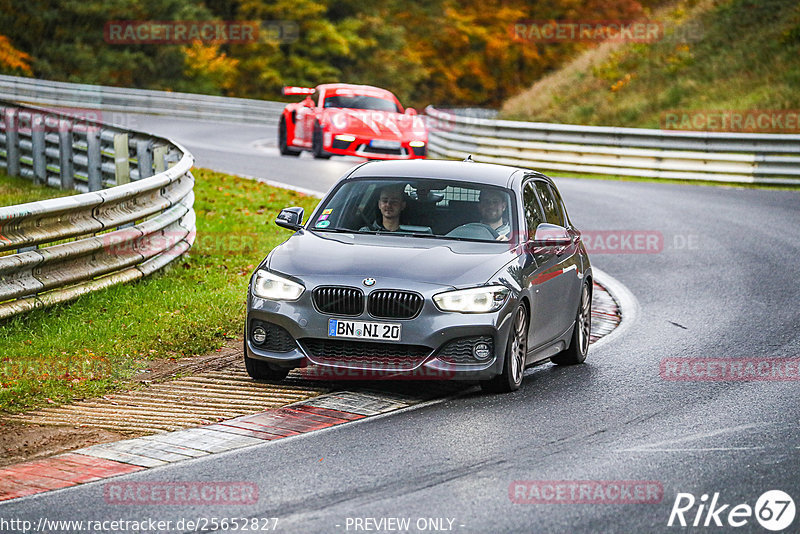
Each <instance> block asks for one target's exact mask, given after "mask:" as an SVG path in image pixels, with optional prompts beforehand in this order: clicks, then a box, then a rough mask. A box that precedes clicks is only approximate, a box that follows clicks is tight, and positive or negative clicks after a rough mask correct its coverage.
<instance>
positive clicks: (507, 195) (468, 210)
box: [308, 178, 517, 242]
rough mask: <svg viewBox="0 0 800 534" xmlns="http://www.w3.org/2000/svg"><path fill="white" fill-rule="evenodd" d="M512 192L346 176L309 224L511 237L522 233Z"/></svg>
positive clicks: (480, 186)
mask: <svg viewBox="0 0 800 534" xmlns="http://www.w3.org/2000/svg"><path fill="white" fill-rule="evenodd" d="M515 220H516V218H515V216H514V203H513V202H512V196H511V192H510V191H509V190H507V189H503V188H500V187H495V186H489V185H485V184H475V183H471V182H457V181H451V180H446V181H445V180H436V179H420V178H409V179H400V178H398V179H392V180H386V179H363V180H355V181H352V182H346V183H345V184H343V185H342V186H341V187H339V188H338V189H337V190H336V192H335V193H334V194H333V196H332V197H330V199H329V200H328V201H327V202H326V203H325V204H323V205H320V207H319V208H318V210H317V211H316V212H315V214H314V216H313V217H312V219H311V220H309V222H308V228H309V229H311V230H316V231H326V232H355V233H365V234H367V233H369V234H380V235H387V236H391V235H394V236H409V235H413V236H417V237H427V238H434V239H436V238H439V239H460V240H469V241H487V242H496V241H509V240H511V239H512V236H515V235H517V229H516V223H515Z"/></svg>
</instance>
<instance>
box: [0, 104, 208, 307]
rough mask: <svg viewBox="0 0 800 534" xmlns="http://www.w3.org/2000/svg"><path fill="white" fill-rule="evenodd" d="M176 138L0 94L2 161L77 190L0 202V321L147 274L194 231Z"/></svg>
mask: <svg viewBox="0 0 800 534" xmlns="http://www.w3.org/2000/svg"><path fill="white" fill-rule="evenodd" d="M193 163H194V158H193V157H192V155H191V154H190V153H189V152H187V151H186V150H185V149H183V148H182V147H181V146H180V145H178V144H176V143H174V142H172V141H169V140H167V139H162V138H158V137H153V136H150V135H148V134H145V133H142V132H134V131H126V130H122V129H119V128H115V127H110V126H107V125H104V124H101V123H98V122H92V121H88V120H85V119H81V118H79V117H75V116H70V115H67V114H63V113H57V112H53V111H48V110H45V109H42V108H35V107H29V106H20V105H17V104H14V103H11V102H6V101H0V168H3V169H5V171H6V172H7V173H8V174H10V175H12V176H23V177H28V178H30V179H32V180H33V181H34V183H39V184H42V185H50V186H56V187H61V188H64V189H77V190H79V191H83V192H84V193H83V194H79V195H74V196H68V197H63V198H54V199H49V200H43V201H39V202H30V203H27V204H19V205H16V206H5V207H0V319H3V318H6V317H9V316H11V315H14V314H17V313H20V312H24V311H28V310H31V309H33V308H37V307H42V306H48V305H52V304H56V303H60V302H66V301H68V300H71V299H74V298H77V297H79V296H80V295H83V294H85V293H88V292H91V291H95V290H98V289H102V288H105V287H108V286H111V285H114V284H118V283H121V282H128V281H131V280H135V279H138V278H141V277H143V276H145V275H148V274H150V273H152V272H154V271H156V270H158V269H160V268H162V267H164V266H165V265H167V264H168V263H169V262H171V261H172V260H173V259H175V258H177V257H179V256H180V255H182V254H183V253H185V252H186V251H187V250H189V248H190V247H191V246H192V244H193V242H194V238H195V215H194V210H193V209H192V206H193V203H194V193H193V186H194V178H193V177H192V175H191V172H190V169H191V167H192V164H193Z"/></svg>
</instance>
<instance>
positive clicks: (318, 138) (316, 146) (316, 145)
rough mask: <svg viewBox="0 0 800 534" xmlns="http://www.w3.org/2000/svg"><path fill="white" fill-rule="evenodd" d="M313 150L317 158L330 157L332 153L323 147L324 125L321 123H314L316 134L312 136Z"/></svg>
mask: <svg viewBox="0 0 800 534" xmlns="http://www.w3.org/2000/svg"><path fill="white" fill-rule="evenodd" d="M311 152H312V153H313V154H314V157H315V158H317V159H328V158H330V157H331V154H328V153H327V152H325V150H324V149H323V148H322V126H320V125H319V123H318V122H317V123H315V124H314V136H313V137H312V138H311Z"/></svg>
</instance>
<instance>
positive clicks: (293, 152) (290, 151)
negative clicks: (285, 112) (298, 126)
mask: <svg viewBox="0 0 800 534" xmlns="http://www.w3.org/2000/svg"><path fill="white" fill-rule="evenodd" d="M278 150H279V151H280V153H281V155H283V156H295V157H297V156H299V155H300V152H301V151H300V150H297V149H296V148H291V147H290V146H289V142H288V140H287V138H286V119H284V118H283V117H281V123H280V125H279V126H278Z"/></svg>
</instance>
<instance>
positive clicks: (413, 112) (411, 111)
mask: <svg viewBox="0 0 800 534" xmlns="http://www.w3.org/2000/svg"><path fill="white" fill-rule="evenodd" d="M405 114H406V115H416V114H417V110H416V109H414V108H406V111H405Z"/></svg>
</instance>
